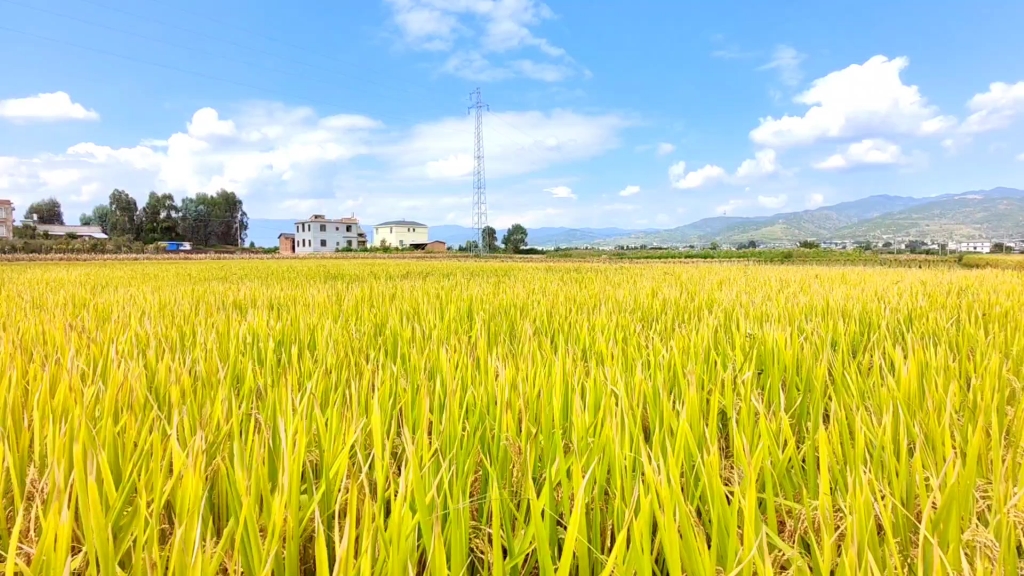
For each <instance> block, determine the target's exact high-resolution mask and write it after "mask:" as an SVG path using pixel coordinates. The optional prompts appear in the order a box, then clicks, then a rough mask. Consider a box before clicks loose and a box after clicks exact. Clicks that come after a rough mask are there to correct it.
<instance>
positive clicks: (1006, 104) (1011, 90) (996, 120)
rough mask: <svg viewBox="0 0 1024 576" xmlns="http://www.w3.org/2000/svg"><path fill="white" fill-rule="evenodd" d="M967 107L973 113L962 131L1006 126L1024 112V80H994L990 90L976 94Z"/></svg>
mask: <svg viewBox="0 0 1024 576" xmlns="http://www.w3.org/2000/svg"><path fill="white" fill-rule="evenodd" d="M967 108H968V109H970V110H971V112H972V114H971V115H970V116H968V117H967V119H966V120H964V122H963V124H962V125H961V126H960V130H961V131H962V132H965V133H968V134H976V133H979V132H988V131H991V130H1001V129H1003V128H1006V127H1008V126H1009V125H1010V124H1011V123H1012V122H1013V120H1014V118H1015V117H1016V116H1017V114H1019V113H1021V112H1024V81H1021V82H1017V83H1016V84H1006V83H1005V82H993V83H992V84H990V85H989V87H988V92H983V93H981V94H975V95H974V97H973V98H971V100H970V102H968V103H967Z"/></svg>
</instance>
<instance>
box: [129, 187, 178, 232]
mask: <svg viewBox="0 0 1024 576" xmlns="http://www.w3.org/2000/svg"><path fill="white" fill-rule="evenodd" d="M179 213H180V210H179V209H178V205H177V204H175V203H174V196H173V195H171V194H157V193H156V192H150V193H149V198H148V199H147V200H146V204H145V206H143V207H142V211H141V212H140V218H139V220H140V221H141V224H142V226H141V227H142V241H143V242H145V243H146V244H152V243H153V242H163V241H167V240H176V239H177V238H178V216H179Z"/></svg>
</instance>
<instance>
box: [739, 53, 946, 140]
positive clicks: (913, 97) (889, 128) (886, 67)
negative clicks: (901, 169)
mask: <svg viewBox="0 0 1024 576" xmlns="http://www.w3.org/2000/svg"><path fill="white" fill-rule="evenodd" d="M909 63H910V61H909V60H908V59H907V58H905V57H899V58H894V59H892V60H890V59H889V58H887V57H885V56H875V57H873V58H871V59H869V60H868V61H867V62H865V63H864V64H853V65H851V66H848V67H847V68H844V69H842V70H838V71H836V72H832V73H830V74H828V75H827V76H824V77H822V78H818V79H817V80H815V81H814V82H813V83H812V84H811V87H810V88H809V89H808V90H807V91H805V92H803V93H801V94H799V95H797V96H796V98H794V102H796V103H798V104H803V105H806V106H809V107H810V109H809V110H807V112H806V113H804V115H803V116H789V115H785V116H783V117H782V118H778V119H776V118H772V117H770V116H769V117H768V118H763V119H761V123H760V125H759V126H758V127H757V128H755V129H754V130H752V131H751V132H750V139H751V140H752V141H754V142H755V143H757V144H761V145H764V146H774V147H783V146H798V145H806V144H812V143H814V142H817V141H819V140H822V139H836V138H856V137H862V136H870V135H875V134H914V135H931V134H937V133H941V132H943V131H945V130H947V129H949V128H951V127H952V126H954V125H955V124H956V119H955V118H953V117H951V116H943V115H941V114H939V112H938V109H937V108H935V107H934V106H930V105H929V104H928V102H927V100H925V98H924V97H922V96H921V93H920V91H919V90H918V87H917V86H913V85H911V86H908V85H906V84H904V83H903V81H902V79H901V78H900V73H901V72H902V71H903V70H904V69H905V68H906V67H907V65H908V64H909Z"/></svg>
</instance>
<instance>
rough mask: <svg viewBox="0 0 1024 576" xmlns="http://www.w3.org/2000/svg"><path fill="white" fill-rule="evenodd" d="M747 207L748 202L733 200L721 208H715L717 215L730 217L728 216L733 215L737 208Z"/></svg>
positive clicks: (720, 206)
mask: <svg viewBox="0 0 1024 576" xmlns="http://www.w3.org/2000/svg"><path fill="white" fill-rule="evenodd" d="M746 205H747V201H746V200H739V199H732V200H729V202H727V203H725V204H721V205H719V206H716V207H715V214H716V215H722V216H728V215H730V214H732V213H733V212H734V211H735V210H736V209H737V208H743V207H744V206H746Z"/></svg>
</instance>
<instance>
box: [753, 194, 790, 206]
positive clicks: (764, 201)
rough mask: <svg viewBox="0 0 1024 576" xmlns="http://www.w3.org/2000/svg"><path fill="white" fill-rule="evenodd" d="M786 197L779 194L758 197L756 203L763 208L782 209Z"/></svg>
mask: <svg viewBox="0 0 1024 576" xmlns="http://www.w3.org/2000/svg"><path fill="white" fill-rule="evenodd" d="M786 200H787V198H786V195H785V194H779V195H778V196H758V197H757V203H758V204H760V205H761V206H764V207H765V208H782V207H783V206H785V205H786Z"/></svg>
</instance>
